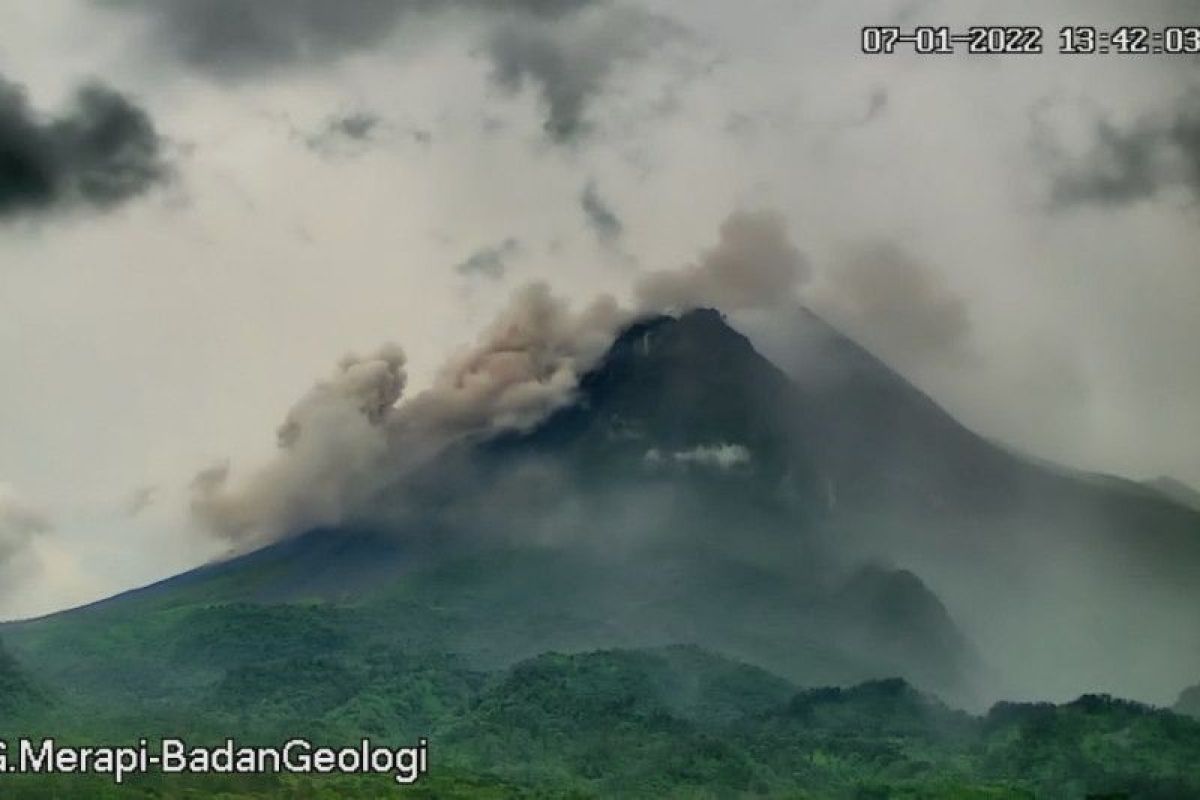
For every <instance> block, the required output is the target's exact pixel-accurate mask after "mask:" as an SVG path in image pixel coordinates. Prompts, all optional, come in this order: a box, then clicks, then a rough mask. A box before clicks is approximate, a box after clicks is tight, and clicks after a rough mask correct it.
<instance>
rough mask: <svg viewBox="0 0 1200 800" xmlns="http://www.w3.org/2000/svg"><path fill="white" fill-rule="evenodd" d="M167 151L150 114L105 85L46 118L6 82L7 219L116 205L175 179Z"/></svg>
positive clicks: (1, 168) (1, 107)
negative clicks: (165, 157) (169, 164)
mask: <svg viewBox="0 0 1200 800" xmlns="http://www.w3.org/2000/svg"><path fill="white" fill-rule="evenodd" d="M162 149H163V141H162V139H161V137H160V136H159V135H158V133H157V132H156V131H155V129H154V125H153V123H152V122H151V120H150V117H149V116H147V114H146V112H145V111H143V110H142V109H141V108H139V107H138V106H136V105H134V104H133V103H132V102H130V101H129V100H128V99H127V98H126V97H124V96H123V95H121V94H119V93H117V92H115V91H113V90H112V89H109V88H107V87H105V86H103V85H100V84H90V85H87V86H84V87H83V88H81V89H80V90H79V91H78V92H77V93H76V95H75V99H74V102H73V105H72V106H71V107H70V108H69V109H67V110H66V112H65V113H63V114H62V115H61V116H59V117H57V118H53V119H43V118H41V117H40V116H39V115H38V114H37V113H36V112H35V111H34V109H33V108H32V107H31V106H30V105H29V101H28V99H27V98H26V96H25V92H24V90H23V89H22V88H21V87H20V86H18V85H16V84H13V83H10V82H8V81H6V80H5V79H4V78H3V77H0V217H6V216H16V215H19V214H29V213H41V212H47V211H52V210H58V209H64V208H69V207H73V206H88V207H92V208H95V209H106V208H110V207H112V206H115V205H117V204H119V203H121V202H123V201H126V200H129V199H131V198H133V197H136V196H138V195H140V194H142V193H143V192H145V191H146V190H148V189H149V188H150V187H152V186H154V185H155V184H157V183H160V182H163V181H165V180H166V179H167V177H168V175H169V169H168V167H167V165H166V162H165V159H164V157H163V154H162Z"/></svg>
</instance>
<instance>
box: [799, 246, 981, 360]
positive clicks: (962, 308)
mask: <svg viewBox="0 0 1200 800" xmlns="http://www.w3.org/2000/svg"><path fill="white" fill-rule="evenodd" d="M823 277H824V281H823V285H822V287H820V288H818V289H815V290H814V291H813V292H812V293H811V297H810V300H811V301H812V304H813V306H814V307H815V308H817V309H818V310H820V311H821V312H822V313H823V314H824V315H825V316H827V317H828V318H829V319H830V321H832V322H833V323H835V324H836V325H837V326H838V327H840V328H842V329H843V330H845V331H846V332H847V333H850V334H851V335H853V336H854V337H855V338H858V339H860V340H861V341H862V342H863V343H864V344H866V345H867V346H869V347H870V348H871V349H873V350H875V351H876V352H878V353H879V354H880V355H882V356H883V357H884V359H885V360H887V361H889V362H891V363H893V364H895V365H897V366H900V367H905V366H909V367H911V366H920V365H924V364H928V363H935V362H947V363H964V362H966V361H969V360H970V358H971V345H970V339H971V318H970V314H969V309H968V306H967V303H966V301H965V300H964V299H963V298H962V297H961V296H960V295H958V294H957V293H956V292H954V291H953V289H951V288H950V287H949V286H948V285H947V284H946V282H945V280H944V279H943V278H942V277H941V276H940V275H938V274H937V273H936V272H934V271H933V270H932V269H931V268H930V267H928V266H926V265H925V264H923V263H922V262H920V261H918V260H917V259H915V258H913V256H912V255H911V254H910V253H908V252H907V251H905V250H904V249H903V248H901V247H899V246H898V245H896V244H895V243H892V242H886V241H876V242H869V243H862V244H859V245H857V246H855V247H853V248H851V249H849V250H848V251H847V252H846V253H845V254H844V255H843V257H842V258H841V259H840V260H839V262H838V263H836V264H834V265H833V267H832V268H831V269H829V270H827V271H826V272H825V274H824V276H823Z"/></svg>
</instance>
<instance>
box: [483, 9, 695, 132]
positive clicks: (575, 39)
mask: <svg viewBox="0 0 1200 800" xmlns="http://www.w3.org/2000/svg"><path fill="white" fill-rule="evenodd" d="M598 11H599V13H593V14H586V15H578V16H576V17H573V18H572V19H570V20H564V21H562V22H556V23H552V22H548V21H545V20H531V19H513V20H510V21H508V22H507V23H505V24H502V25H500V26H499V27H497V29H496V30H495V31H494V32H493V33H492V35H491V37H490V40H489V43H488V53H489V55H490V57H491V60H492V63H493V68H494V71H493V78H494V80H495V81H496V83H497V84H499V85H500V86H502V87H504V88H505V89H508V90H510V91H517V90H519V89H520V88H521V87H522V86H523V85H524V84H525V83H526V82H527V81H528V82H530V83H532V84H534V85H535V86H536V87H537V89H538V91H539V93H540V95H541V98H542V102H543V104H544V105H545V108H546V121H545V124H544V126H543V127H544V129H545V131H546V134H547V135H548V136H549V137H550V138H551V139H552V140H553V141H555V142H559V143H564V142H570V141H573V140H575V139H577V138H578V137H580V136H581V135H582V134H584V133H586V132H587V130H588V128H589V120H588V119H587V111H588V106H589V104H590V103H591V102H592V100H593V99H594V98H595V97H596V96H597V95H598V94H599V93H600V92H601V91H602V89H603V88H604V85H605V82H606V81H607V80H608V78H609V76H610V74H611V73H612V72H613V70H614V69H615V68H616V67H617V66H618V64H620V63H622V62H630V61H637V60H639V59H642V58H644V57H646V56H647V55H649V53H650V52H651V51H652V50H653V49H654V47H656V46H658V45H660V44H662V43H663V42H664V41H667V40H668V39H671V38H673V37H675V36H677V35H679V32H680V31H679V28H678V26H677V25H675V24H674V23H672V22H671V21H669V20H667V19H665V18H663V17H659V16H654V15H651V14H647V13H646V12H643V11H640V10H637V9H633V8H601V9H598Z"/></svg>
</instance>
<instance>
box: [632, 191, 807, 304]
mask: <svg viewBox="0 0 1200 800" xmlns="http://www.w3.org/2000/svg"><path fill="white" fill-rule="evenodd" d="M810 277H811V268H810V266H809V263H808V260H807V259H806V258H805V256H804V254H803V253H801V252H800V250H799V249H798V248H797V247H796V246H795V245H794V244H792V242H791V240H790V239H789V238H788V233H787V227H786V225H785V223H784V221H783V218H782V217H781V216H779V215H778V214H776V213H773V212H769V211H739V212H736V213H734V214H731V215H730V216H729V218H728V219H726V220H725V222H724V223H722V224H721V230H720V238H719V240H718V242H717V244H716V246H714V247H713V248H711V249H710V250H708V251H706V252H704V253H703V254H701V257H700V259H699V260H698V261H697V262H696V263H694V264H690V265H688V266H685V267H683V268H681V269H678V270H662V271H657V272H650V273H647V274H646V275H645V276H644V277H643V278H642V279H641V280H640V281H639V282H638V285H637V287H636V291H637V297H638V301H639V304H640V306H641V307H642V308H643V309H646V310H686V309H689V308H695V307H698V306H714V307H716V308H719V309H721V310H722V311H726V312H736V311H745V310H754V309H772V308H779V307H781V306H783V305H791V304H794V303H795V301H796V292H797V290H798V289H799V288H800V286H802V285H803V284H804V283H806V282H807V281H808V280H809V278H810Z"/></svg>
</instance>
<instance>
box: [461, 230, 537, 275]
mask: <svg viewBox="0 0 1200 800" xmlns="http://www.w3.org/2000/svg"><path fill="white" fill-rule="evenodd" d="M520 249H521V243H520V242H518V241H517V240H516V239H514V238H512V237H509V238H507V239H505V240H504V241H503V242H500V244H496V245H491V246H489V247H484V248H481V249H479V250H476V251H475V252H474V253H472V254H471V255H470V256H469V257H467V258H466V259H465V260H464V261H462V262H460V263H458V264H456V265H455V267H454V270H455V272H458V273H459V274H460V275H465V276H474V275H478V276H482V277H484V278H491V279H493V280H499V279H501V278H503V277H504V273H505V272H506V271H507V270H508V259H510V258H512V257H513V256H515V255H516V254H517V253H518V252H519V251H520Z"/></svg>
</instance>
